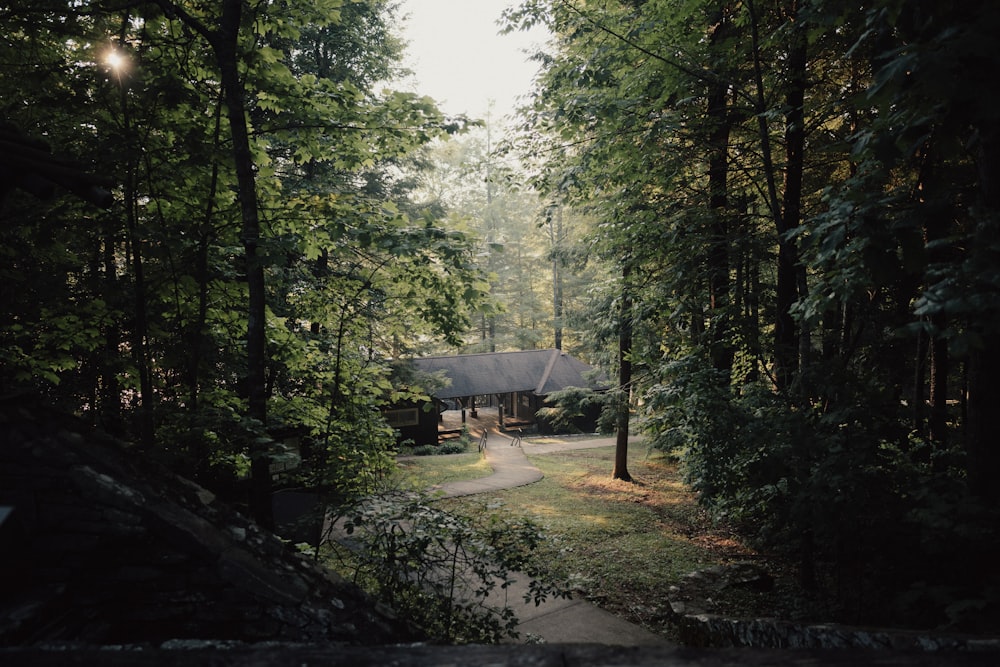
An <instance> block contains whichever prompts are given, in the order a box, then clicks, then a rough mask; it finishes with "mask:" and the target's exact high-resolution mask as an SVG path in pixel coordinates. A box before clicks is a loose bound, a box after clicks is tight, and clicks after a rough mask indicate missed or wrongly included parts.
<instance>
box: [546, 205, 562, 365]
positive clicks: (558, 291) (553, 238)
mask: <svg viewBox="0 0 1000 667" xmlns="http://www.w3.org/2000/svg"><path fill="white" fill-rule="evenodd" d="M554 218H555V220H554V221H553V220H552V219H549V246H550V247H551V248H552V329H553V331H552V336H553V339H554V342H555V348H556V349H557V350H561V349H562V345H563V326H562V321H563V285H562V272H561V271H560V270H559V261H560V260H559V253H558V252H557V250H558V249H559V244H560V243H561V241H562V207H557V208H556V211H555V215H554Z"/></svg>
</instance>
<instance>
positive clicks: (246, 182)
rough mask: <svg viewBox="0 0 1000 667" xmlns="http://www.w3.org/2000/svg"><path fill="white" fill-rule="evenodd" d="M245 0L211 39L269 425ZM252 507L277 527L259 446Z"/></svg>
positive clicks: (253, 350) (251, 396) (255, 365)
mask: <svg viewBox="0 0 1000 667" xmlns="http://www.w3.org/2000/svg"><path fill="white" fill-rule="evenodd" d="M242 10H243V3H242V0H224V2H223V4H222V20H221V24H220V26H219V29H218V32H213V33H210V34H211V35H212V36H213V38H212V39H211V40H210V41H211V43H212V47H213V49H214V51H215V56H216V59H217V60H218V65H219V73H220V76H221V81H222V90H223V95H224V99H225V102H226V108H227V117H228V120H229V131H230V134H231V137H232V142H233V159H234V163H235V166H236V180H237V184H238V187H239V201H240V214H241V216H242V219H243V227H242V234H241V236H242V241H243V254H244V260H245V262H246V280H247V290H248V303H247V371H246V394H247V403H248V414H249V416H250V417H251V418H253V419H255V420H257V421H258V422H260V424H261V425H263V426H265V427H266V425H267V389H266V378H265V368H266V366H265V361H266V353H267V350H266V345H265V343H266V338H265V305H266V302H265V284H264V262H263V258H262V257H261V254H260V248H259V246H260V208H259V204H258V201H257V184H256V179H255V177H254V173H253V168H254V162H253V153H252V151H251V150H250V132H249V127H248V123H247V114H246V105H245V103H244V91H243V82H242V81H241V80H240V75H239V67H238V62H237V58H238V40H239V31H240V24H241V21H242ZM251 459H252V464H251V465H252V471H251V478H252V479H251V486H252V491H251V512H252V514H253V516H254V519H256V520H257V522H258V523H260V524H261V525H262V526H264V527H266V528H273V526H274V516H273V511H272V508H271V475H270V471H269V460H268V458H267V452H266V451H265V450H264V449H262V448H258V449H257V451H254V452H251Z"/></svg>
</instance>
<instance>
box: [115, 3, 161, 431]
mask: <svg viewBox="0 0 1000 667" xmlns="http://www.w3.org/2000/svg"><path fill="white" fill-rule="evenodd" d="M127 21H128V15H127V14H126V15H125V17H124V18H123V24H124V23H126V22H127ZM124 30H125V28H124V27H123V28H122V31H123V33H124ZM119 86H120V89H121V90H120V92H121V112H122V131H123V134H124V135H125V140H126V146H127V148H126V153H127V163H126V168H125V177H124V179H123V189H124V193H123V194H124V196H123V199H124V203H125V228H126V230H127V231H128V241H129V242H128V247H129V251H130V253H129V254H130V260H131V264H132V282H133V285H132V288H133V308H134V311H135V321H134V322H133V325H132V341H131V342H132V355H133V358H134V359H135V365H136V371H137V372H138V375H139V413H138V421H139V424H138V425H139V442H141V443H142V445H143V446H144V447H151V446H152V444H153V439H154V437H155V429H154V421H153V400H154V399H153V380H152V368H151V362H150V357H149V337H148V332H149V322H148V315H147V311H146V278H145V273H144V271H143V265H142V235H141V234H140V232H139V210H138V207H139V202H138V187H137V181H138V177H139V176H138V171H139V157H138V155H139V153H138V146H137V145H136V142H135V137H133V136H132V126H131V125H132V124H131V121H130V118H129V108H128V90H127V88H126V82H125V81H119Z"/></svg>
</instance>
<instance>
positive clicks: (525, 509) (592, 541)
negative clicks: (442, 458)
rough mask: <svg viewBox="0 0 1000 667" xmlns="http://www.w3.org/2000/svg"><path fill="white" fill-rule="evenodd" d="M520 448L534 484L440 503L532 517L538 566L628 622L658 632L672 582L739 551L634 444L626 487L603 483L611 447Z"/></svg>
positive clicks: (665, 469)
mask: <svg viewBox="0 0 1000 667" xmlns="http://www.w3.org/2000/svg"><path fill="white" fill-rule="evenodd" d="M526 449H527V453H528V454H529V456H530V459H531V461H532V463H534V464H535V465H536V466H538V468H539V469H541V471H542V472H543V473H544V474H545V478H544V479H543V480H542V481H540V482H537V483H535V484H530V485H528V486H524V487H520V488H517V489H509V490H506V491H500V492H496V493H490V494H486V495H479V496H471V497H467V498H455V499H449V500H445V501H442V502H443V503H445V504H446V506H447V507H448V508H450V509H451V510H453V511H455V512H458V513H466V514H468V513H479V512H483V511H484V507H486V506H490V507H493V506H496V505H497V504H502V505H503V506H504V508H505V509H506V510H507V511H508V512H510V513H512V514H514V515H516V516H525V517H528V518H531V519H532V520H534V521H535V522H537V523H538V524H539V525H540V526H541V527H542V529H543V530H544V532H545V533H546V535H547V536H548V539H547V540H546V543H545V546H544V548H543V549H542V550H541V552H540V553H539V556H538V558H539V565H541V566H542V567H543V569H545V570H547V571H548V572H549V574H550V575H551V576H553V577H555V578H557V579H559V580H563V581H568V582H569V583H570V585H571V586H572V587H573V588H575V589H576V590H577V591H578V593H580V594H583V595H584V596H585V597H587V598H588V599H591V600H593V601H594V602H597V603H598V604H600V605H601V606H602V607H604V608H606V609H608V610H610V611H613V612H616V613H619V614H621V615H622V616H624V617H626V618H628V619H630V620H632V621H633V622H639V623H642V624H643V625H646V626H647V627H649V628H650V629H653V630H655V631H661V632H662V631H664V628H665V627H666V623H667V621H666V619H667V617H668V616H669V614H668V610H667V609H666V606H667V605H668V602H667V600H668V598H669V595H670V587H671V586H673V585H675V584H676V583H677V581H678V580H679V579H680V578H681V577H682V576H683V575H684V574H687V573H689V572H693V571H695V570H699V569H703V568H706V567H710V566H712V565H716V564H719V563H723V562H726V561H729V560H734V559H739V558H740V557H741V556H745V555H746V554H747V553H748V550H747V549H746V548H745V547H744V546H743V545H742V544H740V543H739V542H737V541H735V540H733V539H731V538H730V537H729V536H728V535H727V534H726V533H724V532H721V531H718V530H716V529H715V527H714V526H713V525H712V524H711V522H710V520H709V518H708V516H707V514H706V513H705V512H704V511H703V510H702V509H701V508H700V507H699V506H698V504H697V502H696V499H695V497H694V495H693V494H692V493H691V491H690V490H689V489H688V487H687V486H686V485H685V484H684V483H683V482H682V480H681V478H680V473H679V471H678V466H677V464H676V462H675V461H674V460H673V459H671V458H667V457H662V456H659V455H649V454H647V451H646V449H645V448H644V447H641V446H639V447H633V448H632V451H631V452H630V456H629V471H630V473H631V474H632V476H633V477H634V478H635V480H636V482H635V483H628V482H622V481H617V480H612V479H611V470H612V467H613V462H614V447H603V448H599V449H585V450H573V451H565V452H557V453H552V454H537V455H532V454H531V453H530V448H526ZM456 472H457V471H456Z"/></svg>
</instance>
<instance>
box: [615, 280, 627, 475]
mask: <svg viewBox="0 0 1000 667" xmlns="http://www.w3.org/2000/svg"><path fill="white" fill-rule="evenodd" d="M629 273H630V268H629V266H628V264H627V263H626V264H625V266H624V268H623V269H622V301H621V314H620V316H619V317H620V320H619V324H618V404H617V405H616V406H615V407H616V413H615V467H614V469H613V470H612V471H611V477H612V479H620V480H623V481H625V482H631V481H632V475H630V474H629V472H628V423H629V403H630V401H629V394H630V393H631V391H632V297H631V295H630V293H629V290H630V288H629Z"/></svg>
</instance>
